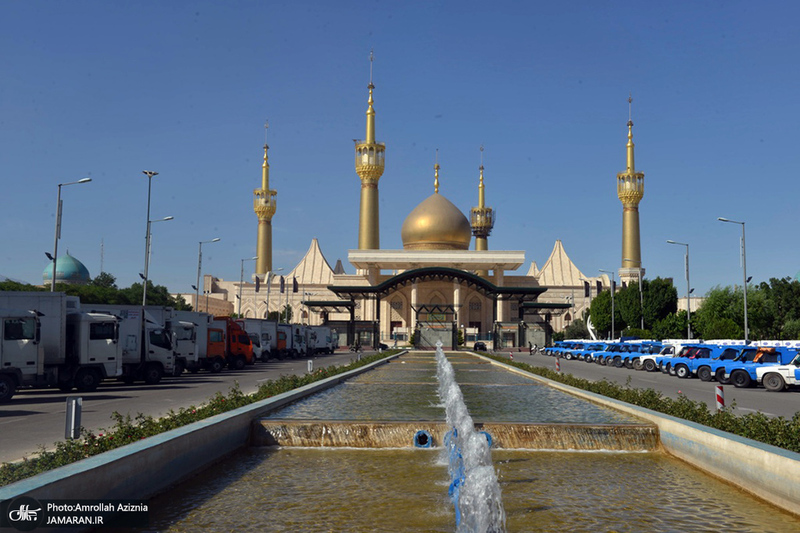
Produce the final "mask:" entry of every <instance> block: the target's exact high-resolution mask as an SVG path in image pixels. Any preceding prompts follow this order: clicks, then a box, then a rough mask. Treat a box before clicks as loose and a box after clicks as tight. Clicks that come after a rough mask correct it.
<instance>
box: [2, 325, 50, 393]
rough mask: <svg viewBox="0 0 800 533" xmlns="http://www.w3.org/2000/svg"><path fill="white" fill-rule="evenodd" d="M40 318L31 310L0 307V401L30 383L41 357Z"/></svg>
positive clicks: (36, 374)
mask: <svg viewBox="0 0 800 533" xmlns="http://www.w3.org/2000/svg"><path fill="white" fill-rule="evenodd" d="M40 335H41V330H40V323H39V317H38V316H36V313H34V312H33V311H24V310H19V309H0V403H4V402H7V401H9V400H10V399H11V397H12V396H14V393H15V392H16V391H17V388H19V387H21V386H25V385H33V384H35V383H36V381H37V376H38V373H37V371H38V368H39V365H40V364H41V362H42V361H43V360H44V350H43V347H42V343H41V342H40V340H41V337H40Z"/></svg>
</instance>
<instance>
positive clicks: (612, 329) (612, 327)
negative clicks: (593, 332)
mask: <svg viewBox="0 0 800 533" xmlns="http://www.w3.org/2000/svg"><path fill="white" fill-rule="evenodd" d="M599 272H604V273H606V274H611V340H614V326H615V324H614V286H615V285H616V283H615V282H614V271H613V270H603V269H600V270H599Z"/></svg>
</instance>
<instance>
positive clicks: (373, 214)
mask: <svg viewBox="0 0 800 533" xmlns="http://www.w3.org/2000/svg"><path fill="white" fill-rule="evenodd" d="M373 61H374V55H373V53H372V52H370V54H369V85H368V86H367V88H368V89H369V100H368V102H367V133H366V138H365V139H364V140H363V141H356V173H357V174H358V177H359V178H360V179H361V206H360V211H359V223H358V249H359V250H377V249H379V248H380V229H379V211H378V180H380V179H381V176H382V175H383V169H384V166H385V150H386V146H385V145H384V144H383V143H379V142H377V141H376V140H375V108H374V107H373V99H372V91H373V90H374V89H375V85H374V84H373V83H372V63H373Z"/></svg>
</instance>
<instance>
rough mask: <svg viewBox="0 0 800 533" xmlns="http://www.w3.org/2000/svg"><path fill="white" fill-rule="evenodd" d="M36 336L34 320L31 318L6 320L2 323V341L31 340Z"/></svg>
mask: <svg viewBox="0 0 800 533" xmlns="http://www.w3.org/2000/svg"><path fill="white" fill-rule="evenodd" d="M35 336H36V320H35V319H34V318H33V317H31V318H7V319H5V320H4V321H3V340H7V341H22V340H31V339H33V338H34V337H35Z"/></svg>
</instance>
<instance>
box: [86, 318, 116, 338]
mask: <svg viewBox="0 0 800 533" xmlns="http://www.w3.org/2000/svg"><path fill="white" fill-rule="evenodd" d="M116 329H117V328H116V323H114V322H92V323H91V324H89V340H92V341H99V340H112V341H113V340H114V339H115V338H116V335H115V332H116V331H115V330H116Z"/></svg>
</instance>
